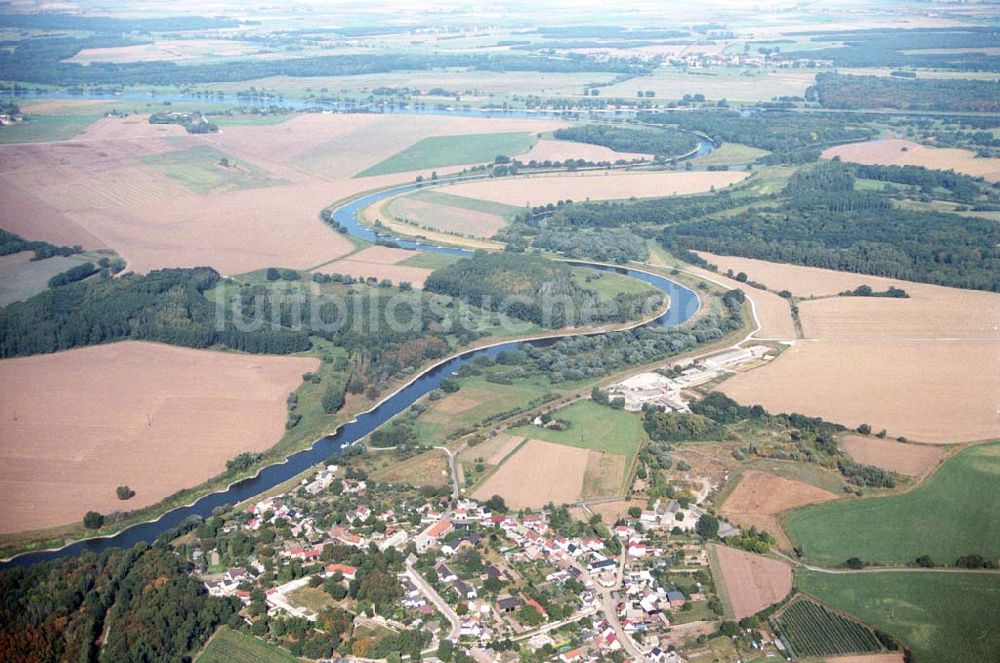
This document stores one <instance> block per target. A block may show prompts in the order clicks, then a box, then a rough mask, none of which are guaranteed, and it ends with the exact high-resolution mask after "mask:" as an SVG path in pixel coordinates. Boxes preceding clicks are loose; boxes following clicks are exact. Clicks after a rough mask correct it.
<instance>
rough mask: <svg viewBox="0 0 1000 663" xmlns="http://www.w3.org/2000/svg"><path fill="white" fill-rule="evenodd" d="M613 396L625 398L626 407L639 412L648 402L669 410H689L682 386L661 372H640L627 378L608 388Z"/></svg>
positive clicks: (630, 410)
mask: <svg viewBox="0 0 1000 663" xmlns="http://www.w3.org/2000/svg"><path fill="white" fill-rule="evenodd" d="M608 393H609V394H610V395H611V397H612V398H614V397H616V396H618V397H621V398H624V399H625V409H626V410H628V411H629V412H639V411H641V410H642V406H643V405H645V404H646V403H651V404H653V405H657V406H659V407H663V408H666V409H668V410H675V411H677V412H687V411H688V407H687V403H686V402H685V401H684V400H683V399H682V398H681V394H680V386H679V385H677V384H676V383H675V382H674V381H673V380H671V379H670V378H668V377H666V376H663V375H660V374H659V373H640V374H639V375H633V376H632V377H630V378H626V379H624V380H622V381H621V382H619V383H618V384H615V385H612V386H611V387H610V388H609V389H608Z"/></svg>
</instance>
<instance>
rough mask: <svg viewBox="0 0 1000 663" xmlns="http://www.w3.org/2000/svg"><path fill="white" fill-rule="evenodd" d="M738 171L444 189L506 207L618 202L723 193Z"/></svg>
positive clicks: (513, 181)
mask: <svg viewBox="0 0 1000 663" xmlns="http://www.w3.org/2000/svg"><path fill="white" fill-rule="evenodd" d="M747 175H748V173H746V172H745V171H744V172H736V171H713V172H709V171H693V172H676V173H674V172H655V173H632V172H628V173H626V172H608V171H595V172H586V173H579V174H573V175H570V174H562V173H560V174H555V175H547V174H546V175H534V176H529V177H511V178H507V177H504V178H499V179H494V180H482V181H475V182H465V183H462V184H455V185H451V186H448V187H445V188H443V189H441V190H442V191H444V192H445V193H451V194H454V195H456V196H465V197H466V198H478V199H480V200H491V201H493V202H496V203H504V204H506V205H515V206H524V205H546V204H548V203H555V202H558V201H560V200H575V201H581V200H615V199H624V198H632V197H635V198H655V197H660V196H672V195H685V194H691V193H702V192H705V191H709V190H711V189H712V188H713V187H714V188H715V189H717V190H718V189H722V188H725V187H727V186H729V185H731V184H735V183H737V182H739V181H741V180H743V179H745V178H746V177H747Z"/></svg>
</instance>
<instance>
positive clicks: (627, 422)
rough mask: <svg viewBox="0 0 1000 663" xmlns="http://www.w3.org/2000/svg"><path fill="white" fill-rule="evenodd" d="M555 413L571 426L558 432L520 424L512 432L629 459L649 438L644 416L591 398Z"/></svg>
mask: <svg viewBox="0 0 1000 663" xmlns="http://www.w3.org/2000/svg"><path fill="white" fill-rule="evenodd" d="M552 416H553V418H557V419H565V420H567V421H569V422H570V426H569V428H568V429H567V430H564V431H557V430H550V429H548V428H541V427H539V426H520V427H518V428H514V429H511V431H510V432H511V434H512V435H522V436H524V437H532V438H535V439H538V440H545V441H546V442H555V443H557V444H566V445H569V446H571V447H580V448H581V449H595V450H597V451H606V452H607V453H612V454H624V455H625V456H628V457H629V458H631V457H632V455H634V454H635V453H637V452H638V451H639V445H640V444H642V441H643V440H645V439H646V432H645V431H644V430H643V428H642V419H641V418H640V417H639V415H638V414H635V413H634V412H625V411H624V410H613V409H611V408H610V407H608V406H606V405H599V404H598V403H595V402H593V401H591V400H585V401H577V402H576V403H573V404H572V405H568V406H566V407H564V408H563V409H561V410H557V411H556V412H554V413H553V415H552Z"/></svg>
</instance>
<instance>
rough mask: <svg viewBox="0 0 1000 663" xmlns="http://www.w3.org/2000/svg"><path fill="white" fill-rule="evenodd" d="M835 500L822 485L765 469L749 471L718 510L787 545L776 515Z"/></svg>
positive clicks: (742, 524) (743, 524) (789, 544)
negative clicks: (782, 475)
mask: <svg viewBox="0 0 1000 663" xmlns="http://www.w3.org/2000/svg"><path fill="white" fill-rule="evenodd" d="M834 499H837V496H836V495H834V494H833V493H831V492H829V491H826V490H823V489H822V488H817V487H816V486H811V485H809V484H807V483H803V482H801V481H795V480H794V479H786V478H784V477H779V476H777V475H774V474H770V473H768V472H760V471H757V470H748V471H747V472H744V473H743V476H742V477H740V482H739V483H738V484H737V485H736V488H735V490H733V492H732V493H731V494H730V495H729V497H728V498H726V501H725V502H724V503H723V505H722V509H721V511H722V513H723V515H725V516H726V517H727V518H730V519H731V520H732V521H733V522H735V523H737V524H738V525H741V526H743V527H751V526H754V527H756V528H757V529H759V530H764V531H766V532H769V533H770V534H772V535H773V536H774V537H775V538H776V539H778V542H779V544H782V545H783V546H784V547H786V548H790V547H791V543H790V542H789V541H788V537H787V536H786V535H785V533H784V531H783V530H782V529H781V526H780V525H779V524H778V518H777V515H778V514H780V513H781V512H783V511H787V510H789V509H794V508H796V507H800V506H804V505H806V504H815V503H817V502H827V501H830V500H834Z"/></svg>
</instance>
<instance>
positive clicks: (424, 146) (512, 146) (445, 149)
mask: <svg viewBox="0 0 1000 663" xmlns="http://www.w3.org/2000/svg"><path fill="white" fill-rule="evenodd" d="M534 144H535V138H534V136H532V135H531V134H530V133H527V132H508V133H498V134H471V135H468V136H433V137H431V138H424V139H423V140H420V141H417V142H416V143H415V144H413V145H411V146H410V147H408V148H406V149H405V150H403V151H402V152H397V153H396V154H394V155H392V156H391V157H389V158H388V159H386V160H385V161H382V162H380V163H377V164H375V165H374V166H372V167H371V168H369V169H367V170H365V171H362V172H361V173H358V175H357V177H369V176H372V175H388V174H390V173H405V172H407V171H409V170H420V169H422V168H444V167H445V166H460V165H462V164H474V163H485V162H487V161H493V159H495V158H496V156H497V155H498V154H505V155H508V156H513V155H515V154H520V153H522V152H527V151H528V150H529V149H531V146H532V145H534Z"/></svg>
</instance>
